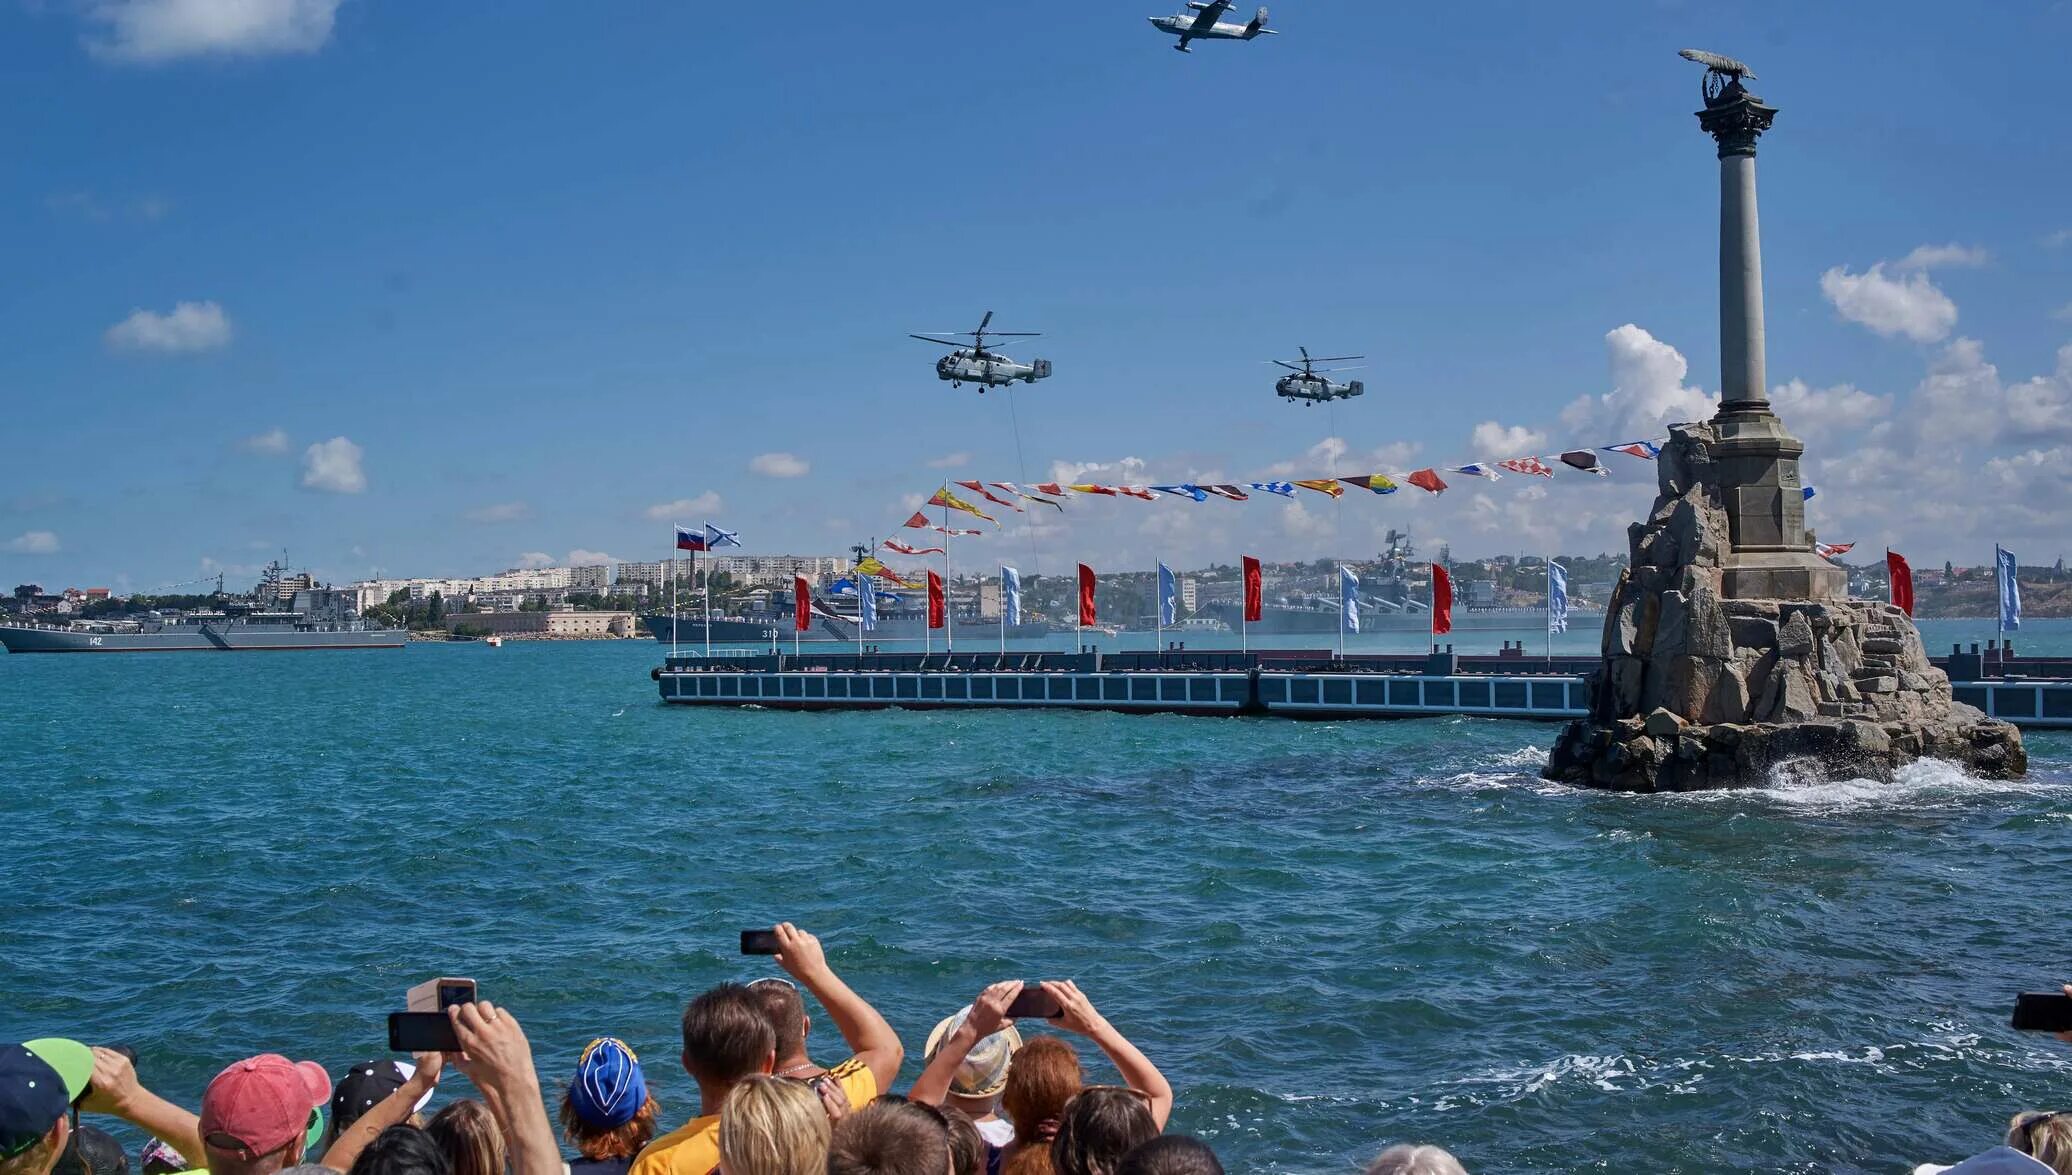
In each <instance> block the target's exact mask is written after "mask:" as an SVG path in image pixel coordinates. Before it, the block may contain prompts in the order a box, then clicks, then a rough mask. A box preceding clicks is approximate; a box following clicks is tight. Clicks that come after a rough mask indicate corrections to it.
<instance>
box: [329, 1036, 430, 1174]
mask: <svg viewBox="0 0 2072 1175" xmlns="http://www.w3.org/2000/svg"><path fill="white" fill-rule="evenodd" d="M410 1059H411V1060H412V1061H415V1062H416V1063H417V1072H415V1073H412V1074H411V1075H410V1080H408V1081H405V1082H404V1083H403V1084H401V1085H399V1086H397V1087H396V1088H394V1089H392V1090H390V1091H389V1095H388V1096H387V1097H385V1098H382V1099H381V1100H380V1101H378V1102H375V1103H374V1104H373V1105H371V1106H369V1107H367V1111H366V1112H365V1113H363V1114H361V1115H360V1116H359V1117H358V1118H355V1119H353V1124H352V1125H350V1126H348V1127H346V1128H345V1129H344V1130H341V1131H339V1133H338V1137H337V1138H336V1139H333V1140H332V1142H331V1149H329V1150H327V1151H325V1152H324V1157H323V1158H321V1159H319V1158H317V1157H316V1156H314V1155H312V1156H310V1157H309V1159H308V1160H307V1161H308V1162H312V1163H322V1164H323V1165H324V1166H326V1167H329V1168H331V1169H332V1170H333V1171H350V1170H352V1169H353V1160H354V1159H357V1158H359V1157H360V1152H361V1151H363V1150H366V1149H367V1144H368V1143H370V1142H373V1141H374V1136H375V1135H378V1134H380V1133H381V1132H382V1131H384V1130H387V1129H388V1128H389V1127H391V1126H394V1125H396V1124H397V1123H400V1122H403V1121H405V1120H406V1119H408V1118H409V1117H410V1114H411V1112H412V1111H414V1110H415V1109H416V1108H417V1103H418V1101H419V1100H420V1099H422V1098H423V1097H424V1095H426V1094H428V1093H430V1092H432V1091H433V1090H435V1089H437V1088H439V1072H440V1070H442V1069H444V1068H445V1067H446V1055H445V1054H444V1053H412V1054H411V1056H410Z"/></svg>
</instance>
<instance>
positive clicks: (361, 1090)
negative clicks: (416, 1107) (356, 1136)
mask: <svg viewBox="0 0 2072 1175" xmlns="http://www.w3.org/2000/svg"><path fill="white" fill-rule="evenodd" d="M408 1080H410V1075H409V1074H408V1073H406V1072H404V1071H403V1068H402V1066H400V1065H398V1064H396V1063H395V1062H394V1061H391V1060H388V1059H386V1058H384V1059H382V1060H379V1061H361V1062H360V1063H359V1064H357V1065H354V1066H353V1067H352V1068H350V1069H348V1070H346V1071H345V1072H343V1073H341V1074H339V1075H338V1080H336V1081H334V1082H332V1083H331V1137H333V1138H336V1137H338V1136H339V1135H341V1134H343V1133H345V1128H346V1127H348V1126H350V1125H352V1124H353V1123H354V1122H357V1121H359V1118H360V1115H361V1114H364V1113H366V1112H367V1111H368V1110H371V1109H373V1108H374V1107H375V1106H376V1105H378V1104H379V1103H380V1102H381V1099H383V1098H385V1097H387V1096H388V1095H390V1094H392V1093H394V1092H396V1090H398V1089H400V1088H402V1085H403V1083H404V1082H405V1081H408Z"/></svg>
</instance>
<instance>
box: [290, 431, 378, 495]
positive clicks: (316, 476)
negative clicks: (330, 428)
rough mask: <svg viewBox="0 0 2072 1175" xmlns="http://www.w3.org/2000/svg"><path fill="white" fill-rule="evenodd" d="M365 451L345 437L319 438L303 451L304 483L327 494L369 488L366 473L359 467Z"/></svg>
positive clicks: (350, 492)
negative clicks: (321, 439) (322, 439)
mask: <svg viewBox="0 0 2072 1175" xmlns="http://www.w3.org/2000/svg"><path fill="white" fill-rule="evenodd" d="M363 455H364V450H362V449H361V448H360V447H359V446H358V445H355V444H353V443H352V442H351V441H349V440H347V439H345V438H344V437H332V438H331V439H330V440H328V441H319V442H317V443H316V444H314V445H311V446H310V447H309V448H307V449H305V450H303V453H302V485H303V487H304V488H305V489H312V490H322V491H323V492H325V493H327V494H357V493H359V492H361V491H362V490H365V489H366V488H367V474H366V473H365V472H364V471H363V470H362V469H361V468H360V458H361V457H362V456H363Z"/></svg>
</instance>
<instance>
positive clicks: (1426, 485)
mask: <svg viewBox="0 0 2072 1175" xmlns="http://www.w3.org/2000/svg"><path fill="white" fill-rule="evenodd" d="M1403 480H1405V481H1407V482H1409V483H1410V484H1411V485H1414V486H1416V487H1417V488H1418V489H1421V490H1428V491H1430V492H1432V493H1435V494H1443V493H1445V492H1446V482H1445V481H1444V480H1443V479H1442V478H1440V476H1439V471H1438V470H1436V469H1420V470H1418V471H1417V472H1416V473H1413V474H1411V475H1410V476H1409V477H1406V478H1404V479H1403Z"/></svg>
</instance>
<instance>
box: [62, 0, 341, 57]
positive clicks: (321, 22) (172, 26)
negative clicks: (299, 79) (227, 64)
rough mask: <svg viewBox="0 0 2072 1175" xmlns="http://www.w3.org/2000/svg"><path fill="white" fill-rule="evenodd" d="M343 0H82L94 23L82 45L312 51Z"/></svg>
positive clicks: (119, 50)
mask: <svg viewBox="0 0 2072 1175" xmlns="http://www.w3.org/2000/svg"><path fill="white" fill-rule="evenodd" d="M340 3H341V0H88V3H87V7H86V19H87V20H88V21H90V22H92V23H93V24H94V25H96V26H98V30H97V32H96V33H95V34H92V35H89V36H87V37H86V38H85V42H86V48H87V52H89V53H91V54H93V55H94V56H95V57H98V58H100V59H102V60H104V61H119V62H139V63H155V62H163V61H173V60H177V59H179V58H182V57H209V56H215V57H264V56H270V55H273V54H281V53H314V52H316V51H317V50H319V49H321V48H323V47H324V42H326V41H328V40H330V39H331V27H332V23H333V21H334V19H335V18H336V16H337V14H338V6H339V4H340Z"/></svg>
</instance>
